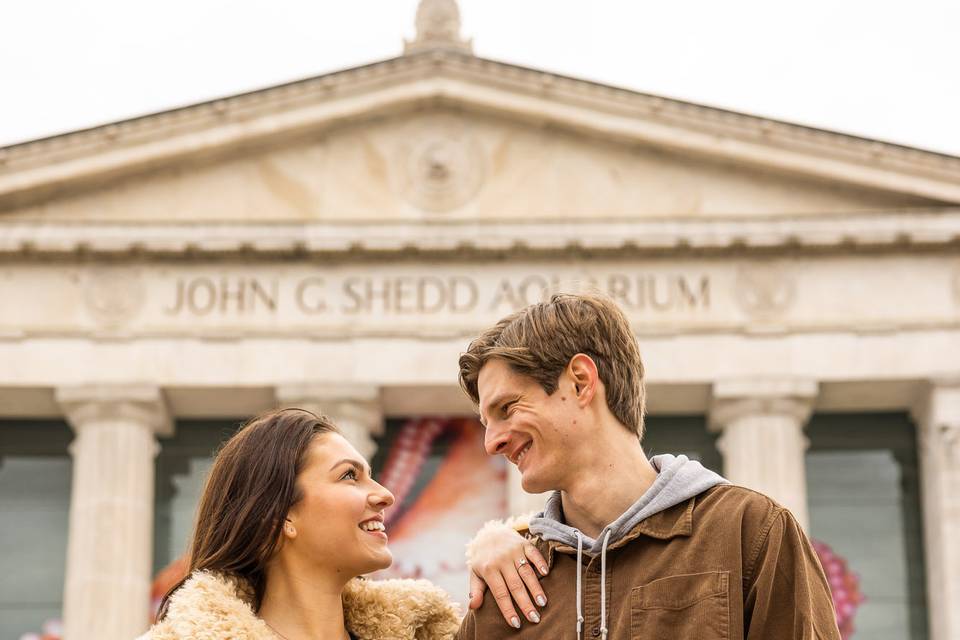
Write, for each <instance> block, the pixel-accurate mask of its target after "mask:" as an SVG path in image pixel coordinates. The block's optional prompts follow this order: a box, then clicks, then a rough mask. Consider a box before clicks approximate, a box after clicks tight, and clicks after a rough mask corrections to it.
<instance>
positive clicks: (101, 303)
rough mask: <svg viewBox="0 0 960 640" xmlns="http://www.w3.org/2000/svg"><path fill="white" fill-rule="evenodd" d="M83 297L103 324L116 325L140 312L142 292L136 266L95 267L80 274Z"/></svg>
mask: <svg viewBox="0 0 960 640" xmlns="http://www.w3.org/2000/svg"><path fill="white" fill-rule="evenodd" d="M83 299H84V302H85V303H86V307H87V311H88V312H89V313H90V315H91V316H92V317H93V318H94V320H96V321H97V322H98V323H99V324H101V325H103V326H105V327H118V326H121V325H124V324H126V323H128V322H130V321H131V320H133V319H134V318H135V317H136V316H137V314H139V313H140V310H141V309H142V308H143V305H144V302H145V300H146V291H145V289H144V285H143V279H142V277H141V275H140V272H139V270H137V269H136V268H133V267H113V268H110V267H95V268H92V269H90V270H89V271H87V272H86V274H85V276H84V291H83Z"/></svg>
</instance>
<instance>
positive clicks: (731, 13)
mask: <svg viewBox="0 0 960 640" xmlns="http://www.w3.org/2000/svg"><path fill="white" fill-rule="evenodd" d="M416 5H417V0H340V1H333V0H303V1H300V0H164V1H163V2H159V1H154V0H5V1H3V2H2V3H0V92H2V93H0V146H2V145H8V144H12V143H15V142H20V141H24V140H30V139H35V138H40V137H45V136H49V135H54V134H57V133H63V132H66V131H72V130H76V129H81V128H85V127H90V126H94V125H98V124H103V123H106V122H112V121H116V120H120V119H124V118H129V117H133V116H137V115H142V114H145V113H151V112H156V111H163V110H165V109H169V108H172V107H177V106H182V105H187V104H191V103H195V102H200V101H204V100H208V99H211V98H215V97H222V96H228V95H232V94H235V93H240V92H243V91H249V90H252V89H258V88H263V87H268V86H271V85H274V84H279V83H282V82H287V81H290V80H296V79H299V78H305V77H310V76H314V75H318V74H322V73H325V72H328V71H334V70H337V69H341V68H343V67H348V66H354V65H358V64H363V63H366V62H371V61H374V60H379V59H383V58H389V57H393V56H396V55H398V54H399V53H400V52H401V50H402V39H403V38H404V37H408V38H409V37H412V35H413V18H414V13H415V11H416ZM460 6H461V10H462V13H463V31H464V34H465V35H467V36H468V37H472V38H473V41H474V50H475V53H476V54H477V55H480V56H483V57H488V58H493V59H497V60H503V61H507V62H512V63H516V64H520V65H524V66H529V67H536V68H541V69H545V70H549V71H554V72H558V73H562V74H566V75H571V76H576V77H582V78H587V79H590V80H596V81H600V82H605V83H609V84H614V85H619V86H623V87H627V88H630V89H634V90H637V91H643V92H647V93H653V94H659V95H663V96H669V97H675V98H680V99H683V100H689V101H691V102H697V103H701V104H707V105H713V106H719V107H724V108H728V109H733V110H736V111H742V112H746V113H753V114H758V115H763V116H768V117H773V118H778V119H781V120H787V121H791V122H797V123H800V124H807V125H812V126H816V127H821V128H826V129H833V130H837V131H842V132H846V133H852V134H856V135H861V136H865V137H870V138H877V139H881V140H887V141H891V142H897V143H900V144H906V145H910V146H916V147H921V148H926V149H931V150H935V151H941V152H945V153H951V154H954V155H958V156H960V35H958V34H960V0H909V1H908V0H900V1H897V2H891V1H888V0H805V1H804V2H796V1H790V2H787V1H783V0H726V1H723V2H721V1H718V0H668V1H660V2H650V1H647V0H589V1H587V0H582V1H573V0H461V2H460Z"/></svg>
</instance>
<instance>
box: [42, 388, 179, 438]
mask: <svg viewBox="0 0 960 640" xmlns="http://www.w3.org/2000/svg"><path fill="white" fill-rule="evenodd" d="M55 395H56V401H57V404H59V405H60V408H61V409H62V410H63V413H64V415H65V416H66V418H67V422H68V423H69V424H70V426H71V428H72V429H73V430H74V431H77V432H79V431H80V430H81V429H83V427H84V426H86V425H87V424H90V423H93V422H100V421H112V420H129V421H133V422H137V423H138V424H145V425H147V426H149V427H150V429H151V430H152V431H153V433H155V434H156V435H159V436H171V435H173V430H174V429H173V418H172V416H171V415H170V411H169V409H168V408H167V402H166V399H165V397H164V395H163V391H162V390H161V389H160V388H159V387H155V386H151V385H77V386H67V387H57V389H56V394H55Z"/></svg>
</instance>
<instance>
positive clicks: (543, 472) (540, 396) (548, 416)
mask: <svg viewBox="0 0 960 640" xmlns="http://www.w3.org/2000/svg"><path fill="white" fill-rule="evenodd" d="M477 390H478V393H479V397H480V421H481V422H482V423H483V424H484V426H485V427H486V434H485V436H484V447H485V448H486V450H487V453H488V454H490V455H497V454H501V455H503V456H504V457H506V458H507V460H509V461H510V462H511V463H512V464H515V465H516V466H517V468H518V469H519V470H520V474H521V477H522V484H523V488H524V490H525V491H528V492H530V493H541V492H543V491H549V490H552V489H563V488H564V487H565V485H566V480H567V478H568V477H569V476H570V475H571V473H572V467H573V466H574V465H571V458H573V457H575V456H574V455H571V454H573V453H574V447H576V446H579V445H582V444H583V443H582V442H578V441H579V440H582V438H581V437H580V436H579V435H578V432H582V431H583V429H584V427H585V426H586V425H584V424H583V422H584V420H582V419H581V420H580V421H579V422H580V424H579V425H578V424H577V423H578V418H577V416H578V413H579V415H580V416H581V417H585V416H584V414H583V413H582V412H578V409H577V399H576V396H575V393H574V387H573V381H572V380H571V379H569V378H568V376H567V374H566V373H563V374H561V375H560V386H559V388H558V389H557V391H555V392H554V393H553V394H552V395H547V393H546V392H545V391H544V390H543V387H541V386H540V384H539V383H538V382H537V381H536V380H533V379H531V378H528V377H526V376H522V375H520V374H518V373H516V372H514V371H513V370H512V369H511V368H510V366H509V365H508V364H507V363H506V362H504V361H503V360H500V359H496V358H495V359H493V360H490V361H489V362H487V363H486V364H485V365H484V366H483V368H482V369H481V370H480V375H479V377H478V379H477Z"/></svg>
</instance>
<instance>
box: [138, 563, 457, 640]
mask: <svg viewBox="0 0 960 640" xmlns="http://www.w3.org/2000/svg"><path fill="white" fill-rule="evenodd" d="M343 609H344V616H345V618H346V623H347V629H348V630H349V631H350V633H352V634H353V636H354V637H355V638H357V640H450V639H451V638H453V635H454V633H456V631H457V628H458V627H459V621H460V618H459V613H458V611H457V607H456V605H454V604H452V603H451V602H450V598H449V597H448V596H447V594H446V593H445V592H444V591H443V590H441V589H439V588H438V587H435V586H433V585H432V584H430V583H429V582H427V581H426V580H363V579H355V580H351V581H350V582H349V583H348V584H347V587H346V589H344V592H343ZM186 638H190V639H191V640H228V639H230V640H277V636H276V634H274V633H273V632H272V631H270V628H269V627H268V626H267V625H266V623H264V621H263V620H261V619H260V618H258V617H257V616H256V614H255V613H254V612H253V609H252V608H251V607H250V604H249V592H248V590H247V589H246V585H245V584H243V583H242V581H240V580H237V579H235V578H229V577H225V576H221V575H217V574H212V573H207V572H204V571H199V572H196V573H194V574H193V575H192V576H191V577H190V579H189V580H188V581H187V582H186V583H185V584H184V585H183V586H182V587H180V589H178V590H177V592H176V593H174V595H173V597H171V598H170V605H169V609H168V613H167V617H166V618H165V619H164V620H163V621H162V622H159V623H157V624H156V625H154V626H153V627H152V628H151V629H150V631H148V632H147V633H146V634H145V635H144V636H142V637H141V640H184V639H186Z"/></svg>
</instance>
